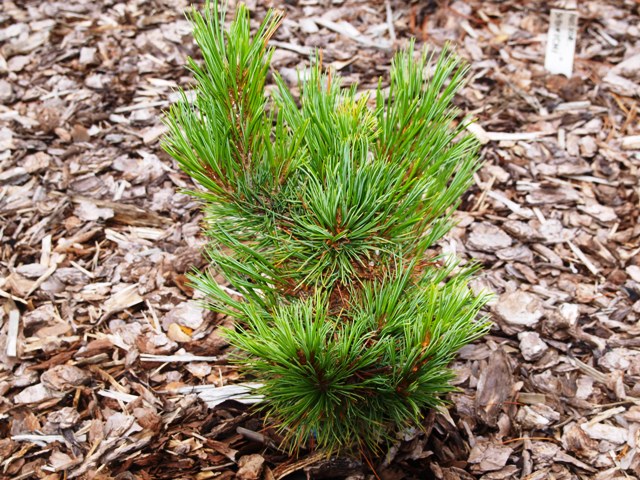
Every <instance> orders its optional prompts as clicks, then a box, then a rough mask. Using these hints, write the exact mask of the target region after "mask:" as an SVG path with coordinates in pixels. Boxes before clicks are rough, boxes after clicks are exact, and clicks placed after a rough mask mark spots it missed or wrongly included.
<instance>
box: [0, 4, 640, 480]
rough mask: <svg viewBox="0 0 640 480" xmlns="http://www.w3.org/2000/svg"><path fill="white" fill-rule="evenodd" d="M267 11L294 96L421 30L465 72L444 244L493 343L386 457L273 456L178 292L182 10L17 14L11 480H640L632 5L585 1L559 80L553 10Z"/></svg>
mask: <svg viewBox="0 0 640 480" xmlns="http://www.w3.org/2000/svg"><path fill="white" fill-rule="evenodd" d="M273 3H274V6H278V7H280V8H283V9H284V10H285V11H286V12H287V18H286V20H285V22H284V24H283V26H282V28H281V29H280V31H279V32H278V34H277V36H276V37H275V40H274V42H273V43H274V45H276V46H277V47H278V51H277V52H276V54H275V56H274V62H273V67H274V68H275V69H276V70H278V71H279V72H280V73H281V74H282V76H283V77H284V78H285V80H287V81H289V82H295V80H296V78H297V73H296V70H297V69H304V68H305V66H306V65H308V61H309V56H310V54H311V53H312V51H313V49H315V48H320V49H322V51H323V58H324V62H325V63H326V64H328V65H331V66H333V67H334V68H336V69H337V70H338V71H339V73H340V75H342V77H343V78H344V82H345V83H346V84H349V83H352V82H358V84H359V85H360V87H359V88H360V89H362V90H363V91H364V90H367V89H372V88H374V87H375V86H376V84H377V81H378V80H377V79H378V77H379V76H383V78H384V77H385V75H386V73H387V71H388V69H389V61H390V58H391V55H392V51H393V48H394V47H397V46H400V45H403V44H405V43H406V42H407V40H408V38H410V37H411V36H415V37H417V39H418V42H419V43H426V44H428V45H432V46H436V47H437V48H439V47H441V46H443V45H444V43H445V42H446V41H451V42H453V43H454V44H455V45H456V46H457V49H458V51H459V52H460V54H461V55H462V56H464V57H465V58H466V59H467V60H468V61H469V62H470V65H471V71H470V76H469V84H468V86H467V87H466V88H465V89H464V91H463V92H462V95H460V96H459V98H457V100H456V101H457V103H458V105H459V106H460V108H461V109H462V110H463V111H464V112H465V113H467V114H471V115H473V116H475V117H476V118H477V119H478V122H477V123H476V124H475V125H474V126H473V127H472V131H473V132H474V134H476V135H477V136H478V138H479V139H480V140H481V141H482V142H483V143H484V146H483V150H482V156H483V159H484V162H485V163H484V166H483V168H482V169H481V170H480V171H479V173H478V174H477V176H476V182H475V185H474V186H473V188H472V189H471V190H470V191H469V192H468V193H467V195H466V196H465V199H464V202H463V204H462V206H461V209H460V211H459V212H457V214H456V216H457V219H458V221H459V223H458V226H457V227H456V228H455V229H454V230H453V231H452V232H451V233H450V234H449V235H448V237H447V238H446V239H445V241H443V242H441V246H440V248H441V251H442V252H451V253H454V252H455V253H456V254H457V255H459V256H460V257H462V258H463V259H472V258H473V259H476V260H478V261H479V262H481V263H482V264H483V266H484V270H483V271H482V273H481V274H480V275H479V277H478V279H477V280H476V281H475V282H474V288H478V289H480V288H485V289H488V290H490V291H493V292H495V294H496V297H495V300H494V301H493V303H492V304H491V307H490V313H491V315H492V319H493V320H494V322H495V326H494V328H493V329H492V332H491V334H490V335H488V336H487V337H485V338H484V339H482V340H481V341H478V342H476V343H475V344H473V345H470V346H468V347H466V348H464V349H463V351H462V352H461V354H460V356H459V359H458V360H457V361H456V362H455V364H454V367H455V369H456V370H457V372H458V378H457V380H456V384H457V386H458V387H459V389H460V390H459V392H457V393H455V394H452V395H451V408H450V410H449V411H448V412H446V411H443V412H437V413H436V412H430V413H427V415H426V416H425V420H424V425H423V427H424V428H423V429H422V430H420V429H416V430H411V431H407V432H404V434H403V436H402V437H401V438H398V442H397V444H395V445H393V447H392V448H391V449H390V450H389V452H388V453H387V455H386V456H385V457H383V458H377V459H375V458H371V459H366V461H356V460H353V459H349V458H332V459H327V458H324V457H322V456H321V455H318V454H317V453H314V452H311V451H302V452H300V454H299V455H298V456H297V457H290V456H288V455H287V454H286V453H285V452H282V451H280V450H278V448H277V440H278V438H277V435H276V434H275V433H274V432H273V430H272V429H271V428H265V426H264V424H263V422H262V419H261V418H260V416H259V414H257V413H256V412H255V411H254V410H252V408H251V406H250V405H249V404H248V403H247V401H246V400H245V401H239V400H234V399H228V398H227V396H228V395H230V394H233V393H235V392H236V391H237V390H238V389H242V387H241V386H238V384H239V383H240V382H242V379H240V378H238V374H237V373H236V371H235V370H234V369H233V368H232V367H230V366H229V365H228V361H227V357H228V351H227V350H228V349H227V345H226V343H225V341H224V339H223V338H222V337H221V335H220V328H221V327H222V326H225V325H226V326H228V325H230V320H229V319H226V318H222V317H219V316H216V315H214V314H212V313H210V312H205V311H203V310H202V309H200V308H199V307H198V305H197V303H194V302H193V300H197V298H198V294H197V293H196V292H194V291H193V290H192V289H191V288H190V287H189V285H188V282H187V281H186V277H185V273H186V272H188V271H189V270H190V269H191V268H192V267H193V266H196V267H197V266H202V265H203V262H204V260H203V258H202V255H201V249H202V247H203V245H204V239H203V237H202V236H201V232H200V221H201V219H202V216H201V213H200V212H199V210H198V204H197V202H195V201H194V200H193V199H192V198H191V197H189V196H187V195H185V194H183V193H182V189H184V188H191V187H193V185H192V183H191V181H190V179H189V178H188V177H187V176H185V175H184V174H183V173H181V172H180V170H179V169H178V168H177V165H176V163H175V162H173V161H172V160H171V159H170V158H169V157H168V156H167V155H166V154H165V153H164V152H163V151H162V149H161V148H160V144H159V141H160V139H161V137H162V134H163V132H164V127H163V126H162V123H161V112H162V110H163V109H164V108H166V107H167V106H168V105H169V104H170V103H171V102H172V100H173V99H175V96H176V94H175V92H174V89H175V88H176V87H177V86H182V87H184V88H187V89H188V87H189V85H190V79H189V76H188V75H187V73H186V71H185V69H184V65H185V58H186V56H187V55H191V54H195V50H194V45H193V41H192V39H191V37H190V29H189V25H188V23H187V22H186V21H185V19H184V17H183V11H184V9H185V8H187V7H188V2H187V1H186V0H179V1H168V0H144V1H143V0H129V1H123V2H121V3H117V2H116V1H113V0H104V1H99V2H88V1H86V0H82V1H79V0H65V1H52V0H38V1H35V0H29V1H15V2H12V1H10V0H5V1H3V2H2V3H1V5H0V478H6V479H14V480H18V479H28V478H41V479H48V480H53V479H63V478H65V479H72V478H87V479H107V478H118V479H200V480H204V479H209V478H217V479H227V478H238V479H242V480H249V479H257V478H264V479H280V478H285V477H286V478H292V479H293V478H305V477H310V478H345V477H349V478H352V479H356V478H376V477H378V478H381V479H388V480H395V479H398V480H400V479H413V478H416V479H417V478H437V479H443V480H444V479H446V480H458V479H461V480H467V479H475V478H481V479H485V480H499V479H509V478H523V479H527V480H539V479H545V480H546V479H602V480H604V479H630V478H637V477H638V476H640V455H639V453H638V445H637V440H638V438H639V437H638V431H639V430H640V384H639V383H638V379H639V378H640V348H639V347H640V337H639V336H638V334H639V333H640V327H639V326H638V325H640V324H639V323H638V320H639V317H640V255H639V253H640V240H639V239H640V222H639V218H638V216H639V212H640V208H639V207H640V199H639V196H640V173H639V169H640V137H638V135H640V131H639V128H638V118H637V112H638V99H639V98H640V28H639V26H638V25H640V16H639V9H640V4H638V2H634V1H632V0H626V1H615V2H604V1H602V0H600V1H589V0H586V1H584V2H579V4H578V5H577V9H578V12H579V14H580V20H579V29H578V41H577V51H576V59H575V64H574V73H573V75H572V77H571V78H565V77H564V76H556V75H550V74H548V73H547V72H545V71H544V68H543V65H544V49H545V42H546V31H547V28H548V20H549V11H548V10H549V8H551V7H559V8H567V7H570V6H571V4H572V3H573V4H574V6H575V3H577V2H571V1H569V2H566V1H556V2H537V1H533V0H529V1H515V0H505V1H498V0H494V1H481V0H466V1H455V2H450V1H440V2H436V1H429V2H405V1H400V0H389V1H386V2H384V1H375V0H374V1H370V2H364V1H341V0H334V1H333V2H332V1H331V0H298V1H296V0H292V1H288V2H284V3H283V2H273ZM249 4H250V7H251V9H252V11H253V12H254V14H255V17H256V18H260V17H261V16H263V15H264V13H265V11H266V7H265V6H264V5H263V4H262V3H261V2H257V1H255V0H254V1H252V2H249ZM220 387H225V388H223V389H220ZM220 394H222V395H220ZM374 471H375V473H374Z"/></svg>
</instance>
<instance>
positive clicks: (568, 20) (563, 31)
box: [544, 9, 578, 77]
mask: <svg viewBox="0 0 640 480" xmlns="http://www.w3.org/2000/svg"><path fill="white" fill-rule="evenodd" d="M550 17H551V18H550V22H549V33H548V34H547V53H546V55H545V58H544V68H545V69H546V70H548V71H549V72H551V73H554V74H557V75H565V76H567V77H570V76H571V73H572V72H573V54H574V52H575V49H576V35H577V33H578V12H576V11H569V10H558V9H552V10H551V15H550Z"/></svg>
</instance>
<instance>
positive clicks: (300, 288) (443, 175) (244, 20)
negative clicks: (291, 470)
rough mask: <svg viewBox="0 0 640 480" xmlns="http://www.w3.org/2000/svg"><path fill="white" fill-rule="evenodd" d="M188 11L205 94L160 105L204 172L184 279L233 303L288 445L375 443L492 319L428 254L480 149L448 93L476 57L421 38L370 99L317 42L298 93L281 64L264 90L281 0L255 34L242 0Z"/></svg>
mask: <svg viewBox="0 0 640 480" xmlns="http://www.w3.org/2000/svg"><path fill="white" fill-rule="evenodd" d="M188 18H189V20H190V21H191V23H192V26H193V31H194V38H195V40H196V42H197V44H198V46H199V47H200V50H201V52H202V57H203V60H204V61H203V62H202V63H199V62H196V61H195V60H193V59H189V62H188V68H189V70H190V71H191V73H192V74H193V76H194V78H195V81H196V88H195V100H193V101H190V100H189V99H188V96H187V95H186V94H185V93H181V96H180V100H179V101H178V102H177V103H176V104H175V105H173V106H172V107H171V108H170V110H169V111H168V112H167V115H166V124H167V126H168V127H169V133H168V135H167V136H166V138H165V139H164V148H165V149H166V151H167V152H168V153H169V154H170V155H172V156H173V157H174V158H175V159H176V160H177V161H178V163H179V164H180V166H181V167H182V169H183V170H184V171H185V172H187V173H188V174H189V175H190V176H192V177H193V178H194V180H196V182H198V183H199V184H200V185H201V187H202V189H200V190H198V191H196V192H193V194H194V195H197V196H198V197H200V198H201V199H202V200H203V203H204V211H205V219H206V229H205V232H206V234H207V236H208V237H209V239H210V246H209V248H208V249H207V254H208V257H209V259H210V261H211V268H210V269H209V270H207V271H204V272H196V273H195V274H194V275H192V277H191V279H192V282H193V284H194V285H195V286H196V287H197V288H198V289H199V290H200V291H201V292H203V293H204V294H205V296H206V303H207V305H208V307H209V308H211V309H212V310H214V311H217V312H220V313H223V314H225V315H230V316H233V317H234V318H236V319H237V326H236V328H235V329H233V330H229V331H228V332H227V336H228V338H229V340H230V342H231V343H232V345H234V346H235V347H236V348H237V352H238V353H237V355H236V360H237V362H238V363H239V365H240V366H241V367H242V368H243V370H244V371H245V373H246V374H247V375H252V376H255V377H256V378H258V379H259V381H260V382H261V383H263V384H264V387H263V388H262V393H264V395H265V397H266V401H265V403H264V405H263V408H264V410H265V411H266V413H267V414H268V415H267V417H268V418H270V419H272V421H273V422H275V423H276V425H277V426H278V428H279V429H280V431H281V433H282V434H283V436H284V438H285V442H284V444H285V446H287V447H288V448H290V449H291V450H296V449H297V448H300V447H311V446H313V445H316V446H318V447H319V448H321V449H324V450H325V451H326V452H328V453H331V452H336V451H352V452H354V451H356V450H362V449H367V450H368V451H374V452H377V451H380V448H382V446H383V445H384V442H385V441H386V440H391V439H393V438H394V436H395V434H396V433H397V432H398V430H399V429H402V428H405V427H407V426H411V425H419V424H420V420H421V418H422V415H423V414H424V411H425V409H429V408H436V407H439V406H441V405H443V403H444V402H445V399H446V394H447V393H448V392H450V391H452V390H453V387H452V386H451V383H450V382H451V380H452V378H453V376H454V375H453V373H452V372H451V370H450V369H449V368H448V365H449V364H450V362H451V361H452V360H453V359H454V357H455V354H456V352H457V351H458V350H459V349H460V348H461V347H462V346H463V345H465V344H467V343H469V342H471V341H473V340H475V339H477V338H479V337H480V336H482V335H484V334H485V333H486V331H487V330H488V328H489V323H488V321H487V320H486V319H478V318H477V317H478V313H479V312H480V310H481V308H482V307H483V306H484V305H485V304H486V302H487V297H486V296H485V295H474V294H473V293H472V292H471V290H470V289H469V287H468V281H469V279H470V278H471V277H472V274H473V271H474V269H473V268H471V269H466V270H465V269H460V268H459V267H457V266H456V265H455V264H448V265H443V263H442V261H441V260H440V259H425V258H424V256H425V252H426V251H427V250H428V249H429V248H430V247H432V246H433V245H434V244H435V243H436V242H437V241H438V240H439V239H440V238H442V236H443V235H445V234H446V233H447V232H448V231H449V229H450V228H451V226H452V221H451V214H452V212H453V210H454V209H455V207H456V206H457V205H458V203H459V202H460V197H461V195H462V194H463V193H464V192H465V190H466V189H467V188H468V187H469V185H470V183H471V181H472V176H473V173H474V172H475V171H476V170H477V168H478V166H479V163H478V160H477V150H478V144H477V142H476V141H475V140H474V139H473V138H472V137H471V136H469V135H467V134H465V127H466V125H467V121H466V120H464V121H461V122H458V123H457V124H456V120H457V119H458V117H459V112H458V110H457V109H455V108H454V107H453V106H452V99H453V97H454V96H455V94H456V93H457V92H458V91H459V90H460V88H461V87H462V86H463V85H464V76H465V74H466V71H467V67H466V66H465V65H464V64H463V63H462V62H461V60H460V59H459V58H458V57H457V56H456V55H455V54H453V53H452V52H451V51H450V50H449V49H448V48H445V50H444V51H443V52H442V53H441V54H440V56H439V57H437V58H436V57H435V56H434V55H433V54H428V53H427V52H426V51H423V52H422V53H421V54H419V55H417V54H416V52H415V47H414V44H413V42H412V43H410V44H409V46H408V47H407V48H405V49H404V50H402V51H401V52H399V53H397V54H396V55H395V57H394V59H393V62H392V68H391V73H390V85H389V89H388V91H386V90H385V89H383V88H382V81H381V82H380V84H379V85H380V86H379V87H378V90H377V92H376V94H375V98H372V99H369V98H368V97H367V96H366V95H362V96H360V95H358V94H357V90H356V87H355V86H353V87H351V88H342V87H341V85H340V79H339V78H337V77H336V76H335V73H333V72H331V71H330V70H324V69H323V68H322V65H321V57H320V56H316V57H315V59H314V60H315V61H314V62H313V65H312V67H311V69H310V73H309V75H308V76H307V79H306V80H305V81H301V82H300V98H299V99H296V98H295V97H294V95H293V94H292V92H291V91H290V90H289V89H288V87H287V86H286V84H285V82H284V81H283V80H282V78H280V77H279V76H278V75H277V74H275V73H273V77H274V79H275V83H276V88H275V89H274V90H273V91H272V93H271V94H270V95H267V94H266V92H265V84H266V82H267V77H268V74H269V62H270V59H271V56H272V54H273V49H272V48H270V47H269V46H268V42H269V39H270V38H271V37H272V36H273V34H274V33H275V31H276V30H277V28H278V26H279V24H280V23H281V21H282V15H281V14H280V13H278V12H276V11H273V10H271V11H269V12H268V14H267V16H266V17H265V18H264V20H263V22H262V24H261V25H260V27H259V28H258V30H257V31H256V32H255V33H253V34H252V33H251V28H250V19H249V12H248V10H247V8H246V7H245V6H244V5H239V6H238V8H237V11H236V13H235V16H234V18H233V20H232V22H231V24H230V26H229V27H228V29H225V27H224V26H225V19H226V14H225V11H224V9H223V10H220V9H219V7H218V4H217V3H216V2H215V1H214V2H213V3H212V4H210V3H207V5H206V7H205V10H204V13H200V12H198V11H195V10H194V11H193V12H192V13H191V14H190V15H189V16H188ZM427 72H432V74H431V76H427ZM372 104H373V106H370V105H372ZM216 272H217V273H221V274H222V275H223V276H224V278H225V279H226V281H227V282H228V284H229V286H230V288H231V289H233V290H234V291H236V292H238V293H239V294H240V295H241V296H242V298H241V299H239V297H238V296H237V295H232V294H230V293H229V289H227V288H222V287H221V286H220V285H218V283H217V282H216V281H215V279H214V277H215V274H216Z"/></svg>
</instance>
